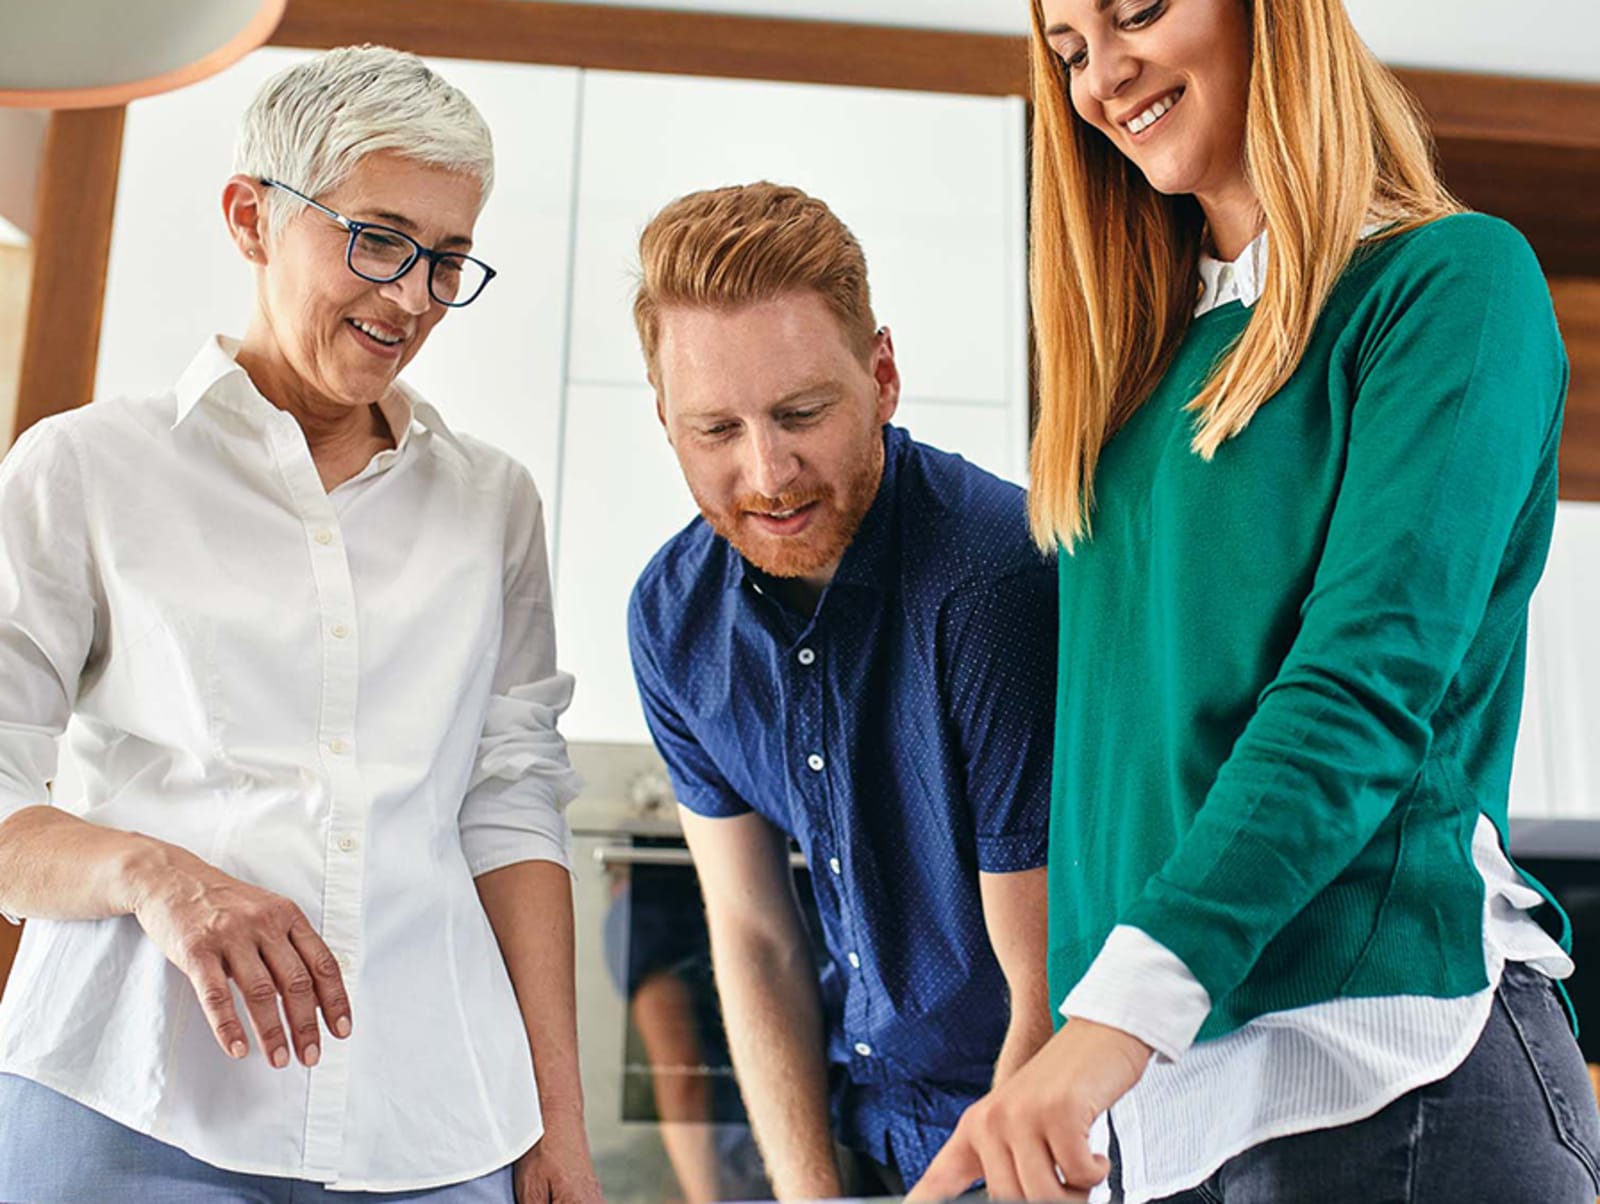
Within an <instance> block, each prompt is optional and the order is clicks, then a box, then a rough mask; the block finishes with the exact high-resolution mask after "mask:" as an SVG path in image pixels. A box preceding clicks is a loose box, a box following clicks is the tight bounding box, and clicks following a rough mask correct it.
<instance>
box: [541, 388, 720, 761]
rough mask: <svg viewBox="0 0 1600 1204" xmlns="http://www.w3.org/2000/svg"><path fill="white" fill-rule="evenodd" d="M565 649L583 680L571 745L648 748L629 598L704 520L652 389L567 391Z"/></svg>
mask: <svg viewBox="0 0 1600 1204" xmlns="http://www.w3.org/2000/svg"><path fill="white" fill-rule="evenodd" d="M565 448H566V463H565V467H564V471H563V474H562V482H563V486H562V492H563V501H562V505H563V513H564V515H565V521H564V522H563V523H562V526H561V531H560V534H559V538H558V540H557V542H556V547H555V553H554V554H555V573H556V640H557V648H558V651H559V653H560V657H561V664H562V667H563V668H565V669H567V670H568V671H569V672H571V673H573V674H575V675H576V676H577V679H578V688H577V693H576V695H575V696H574V699H573V703H572V709H571V710H569V711H568V712H567V714H566V717H565V718H564V719H563V720H562V722H561V728H562V730H563V731H564V732H565V733H566V734H567V738H568V739H569V740H588V741H648V740H649V739H650V732H649V729H648V728H647V727H646V726H645V722H644V713H643V711H642V710H641V709H640V706H639V699H638V694H637V692H636V690H635V689H634V684H633V669H632V665H631V663H630V661H629V658H628V627H627V615H628V597H629V595H630V594H631V593H632V592H633V583H634V582H635V581H636V580H637V579H638V576H639V573H640V571H641V570H643V568H644V566H645V565H646V564H648V563H649V562H650V558H651V557H652V556H654V555H655V554H656V551H657V550H658V549H659V548H660V547H661V545H662V544H664V543H665V542H666V541H667V540H668V539H670V538H671V537H672V536H673V535H674V534H676V533H677V532H678V531H679V530H681V529H682V528H683V526H684V525H685V524H686V523H688V522H689V521H690V520H691V519H693V518H694V516H695V515H696V513H698V511H697V510H696V508H695V504H694V499H693V497H691V496H690V494H689V488H688V486H687V485H685V484H684V481H683V474H682V473H681V472H679V470H678V461H677V458H676V456H674V455H673V452H672V448H671V447H670V446H669V445H668V443H667V439H666V435H665V434H664V433H663V432H662V430H661V425H660V423H659V422H658V421H657V420H656V408H655V397H654V395H653V394H652V392H651V391H650V388H649V386H647V385H632V386H621V385H572V386H570V387H569V388H568V390H567V429H566V442H565Z"/></svg>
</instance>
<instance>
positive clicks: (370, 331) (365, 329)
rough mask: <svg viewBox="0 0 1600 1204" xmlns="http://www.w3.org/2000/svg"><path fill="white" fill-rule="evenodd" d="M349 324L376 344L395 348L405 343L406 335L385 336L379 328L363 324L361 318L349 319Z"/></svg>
mask: <svg viewBox="0 0 1600 1204" xmlns="http://www.w3.org/2000/svg"><path fill="white" fill-rule="evenodd" d="M349 322H350V325H352V326H354V327H355V328H356V329H357V330H359V331H360V332H361V333H362V334H364V335H366V336H367V337H368V338H369V339H373V340H374V341H376V342H379V343H382V344H383V345H384V346H385V347H394V346H397V345H398V344H400V343H403V342H405V336H404V335H389V334H384V333H383V332H382V331H381V330H379V329H378V328H377V327H375V326H369V325H367V323H365V322H363V321H362V320H361V319H360V318H351V319H349Z"/></svg>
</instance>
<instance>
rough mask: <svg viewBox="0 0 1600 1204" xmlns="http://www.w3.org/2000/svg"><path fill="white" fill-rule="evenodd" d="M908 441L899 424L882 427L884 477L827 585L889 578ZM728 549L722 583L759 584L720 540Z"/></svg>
mask: <svg viewBox="0 0 1600 1204" xmlns="http://www.w3.org/2000/svg"><path fill="white" fill-rule="evenodd" d="M910 442H911V437H910V436H909V435H907V434H906V432H905V431H903V430H901V429H900V428H899V427H894V426H885V427H884V428H883V478H882V479H881V480H880V481H879V482H878V492H877V494H876V495H875V496H874V497H873V499H872V505H871V506H870V507H869V508H868V510H867V513H866V516H865V517H864V518H862V520H861V526H860V527H858V528H857V529H856V533H855V537H854V538H853V539H851V541H850V546H849V547H847V548H846V549H845V552H844V559H843V560H841V561H840V562H839V571H838V572H837V573H835V574H834V576H833V581H832V583H831V584H830V585H829V588H830V589H831V588H833V586H834V585H852V586H861V587H862V588H864V589H872V590H882V589H884V588H885V586H886V583H887V581H888V579H889V574H888V573H887V572H886V567H887V561H888V558H889V557H890V556H891V555H892V554H893V551H894V529H895V498H896V495H897V493H898V489H897V488H896V484H895V482H896V480H897V478H898V477H899V472H900V460H901V458H902V457H903V456H904V455H905V450H906V448H907V447H908V446H909V444H910ZM722 542H723V547H724V550H725V551H726V553H727V561H726V576H725V577H724V584H725V585H726V587H727V588H728V589H738V588H739V587H740V586H742V585H743V584H744V583H745V582H746V581H749V582H750V583H751V585H753V586H755V587H756V588H757V589H758V590H759V589H760V588H761V584H760V582H761V574H760V572H759V571H758V570H757V569H756V568H755V567H754V566H752V565H751V564H750V562H749V561H747V560H745V558H744V557H743V556H741V555H740V554H739V553H738V551H737V550H735V548H734V546H733V545H732V544H730V543H728V542H727V540H723V541H722Z"/></svg>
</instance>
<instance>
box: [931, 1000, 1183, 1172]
mask: <svg viewBox="0 0 1600 1204" xmlns="http://www.w3.org/2000/svg"><path fill="white" fill-rule="evenodd" d="M1151 1053H1152V1050H1151V1049H1150V1047H1149V1046H1148V1045H1146V1044H1145V1043H1144V1042H1143V1041H1140V1040H1139V1039H1138V1038H1137V1037H1131V1036H1129V1035H1128V1034H1127V1033H1125V1032H1123V1031H1122V1030H1121V1029H1116V1028H1108V1027H1107V1026H1105V1025H1103V1024H1095V1023H1094V1022H1093V1021H1090V1020H1073V1021H1070V1022H1069V1023H1068V1024H1067V1026H1066V1027H1065V1028H1063V1029H1062V1030H1061V1031H1060V1032H1058V1033H1057V1034H1056V1035H1055V1036H1053V1037H1051V1038H1050V1040H1049V1041H1048V1042H1046V1043H1045V1045H1044V1047H1043V1048H1042V1049H1040V1050H1039V1052H1038V1053H1036V1054H1035V1055H1034V1056H1033V1057H1032V1059H1030V1060H1029V1061H1028V1063H1027V1064H1026V1065H1024V1066H1023V1067H1022V1069H1021V1070H1019V1071H1017V1072H1016V1073H1015V1074H1014V1075H1012V1076H1011V1077H1010V1078H1009V1079H1007V1080H1006V1082H1005V1083H1004V1084H1003V1085H1002V1086H1000V1087H997V1088H996V1089H995V1090H993V1091H991V1092H990V1093H989V1094H988V1095H986V1096H984V1097H983V1098H982V1099H981V1100H979V1101H978V1102H977V1103H975V1104H973V1105H972V1107H970V1108H968V1109H967V1110H966V1112H965V1113H964V1114H963V1115H962V1117H961V1123H960V1124H958V1125H957V1126H956V1131H955V1133H953V1134H952V1135H951V1137H950V1140H949V1141H948V1142H946V1143H945V1146H944V1148H943V1149H942V1150H940V1151H939V1154H938V1156H937V1157H935V1158H934V1160H933V1162H932V1164H931V1165H930V1166H929V1167H928V1170H927V1173H926V1174H924V1175H923V1176H922V1178H921V1179H919V1180H918V1181H917V1184H916V1186H914V1187H913V1188H912V1189H911V1191H910V1193H909V1194H908V1195H907V1197H906V1198H907V1200H911V1201H916V1200H950V1199H954V1198H955V1197H957V1196H959V1195H961V1194H962V1193H963V1192H965V1191H966V1190H967V1189H968V1188H969V1187H970V1186H971V1185H972V1184H973V1182H975V1181H976V1180H978V1179H984V1180H986V1181H987V1183H988V1189H989V1196H990V1198H991V1199H996V1200H1062V1199H1069V1198H1077V1197H1076V1196H1075V1193H1076V1192H1077V1191H1079V1190H1081V1189H1086V1188H1090V1187H1093V1186H1094V1185H1095V1184H1097V1183H1099V1182H1101V1181H1103V1180H1104V1179H1105V1177H1106V1175H1107V1174H1109V1173H1110V1170H1111V1166H1110V1163H1108V1162H1107V1161H1106V1159H1105V1158H1104V1157H1102V1156H1100V1155H1098V1154H1091V1153H1090V1152H1089V1129H1090V1126H1092V1125H1093V1124H1094V1122H1095V1120H1096V1118H1098V1117H1099V1116H1100V1115H1101V1114H1103V1113H1104V1112H1106V1111H1107V1110H1108V1109H1109V1108H1110V1107H1111V1105H1112V1104H1114V1103H1116V1101H1117V1100H1119V1099H1121V1098H1122V1097H1123V1096H1124V1095H1126V1094H1127V1093H1128V1091H1129V1090H1130V1089H1131V1088H1132V1087H1133V1085H1134V1084H1135V1083H1137V1082H1138V1081H1139V1077H1140V1076H1141V1075H1142V1074H1144V1068H1145V1066H1146V1065H1148V1064H1149V1061H1150V1056H1151ZM1058 1167H1059V1168H1060V1171H1061V1174H1060V1176H1058V1175H1057V1174H1056V1168H1058Z"/></svg>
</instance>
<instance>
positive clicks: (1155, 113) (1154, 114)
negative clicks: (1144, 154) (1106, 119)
mask: <svg viewBox="0 0 1600 1204" xmlns="http://www.w3.org/2000/svg"><path fill="white" fill-rule="evenodd" d="M1182 99H1183V89H1182V88H1177V89H1174V90H1173V91H1171V92H1169V93H1167V95H1165V96H1163V97H1162V98H1161V99H1160V100H1158V101H1156V102H1155V103H1154V104H1153V105H1151V106H1150V107H1149V108H1147V109H1145V110H1144V112H1142V113H1138V114H1136V115H1135V116H1133V117H1130V118H1129V119H1128V120H1127V121H1124V122H1123V123H1122V124H1123V126H1124V127H1125V128H1126V129H1127V131H1128V132H1129V133H1130V134H1142V133H1144V131H1145V130H1147V129H1149V128H1150V127H1151V126H1153V125H1154V124H1155V123H1156V122H1158V121H1160V120H1161V119H1162V118H1163V117H1165V116H1166V115H1167V114H1168V113H1170V112H1172V110H1173V109H1174V108H1175V107H1176V106H1177V103H1178V102H1179V101H1180V100H1182Z"/></svg>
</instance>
